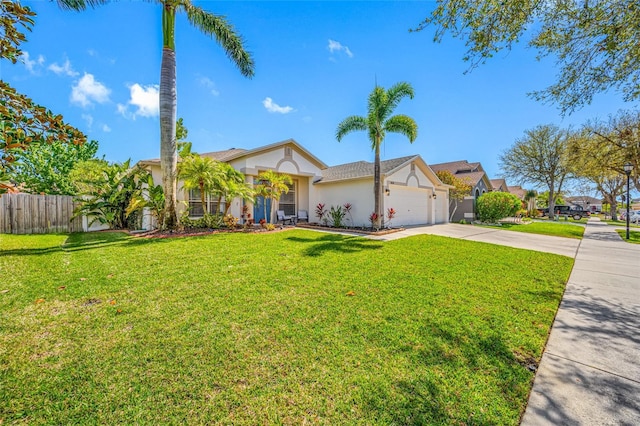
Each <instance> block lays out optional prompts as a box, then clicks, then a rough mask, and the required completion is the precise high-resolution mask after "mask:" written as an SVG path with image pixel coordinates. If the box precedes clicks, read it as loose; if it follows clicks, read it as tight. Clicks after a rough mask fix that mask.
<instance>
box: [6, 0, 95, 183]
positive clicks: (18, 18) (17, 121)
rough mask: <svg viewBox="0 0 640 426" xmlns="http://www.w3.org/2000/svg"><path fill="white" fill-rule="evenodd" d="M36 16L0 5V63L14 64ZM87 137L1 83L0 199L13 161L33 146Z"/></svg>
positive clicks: (9, 4) (81, 140)
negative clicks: (1, 60)
mask: <svg viewBox="0 0 640 426" xmlns="http://www.w3.org/2000/svg"><path fill="white" fill-rule="evenodd" d="M34 16H35V12H33V11H32V10H31V9H30V8H29V7H26V6H22V5H21V4H20V3H18V2H12V1H4V0H3V1H1V2H0V59H8V60H9V61H11V62H12V63H14V64H15V63H16V62H17V61H18V60H19V58H20V56H21V55H22V51H21V50H20V44H21V43H22V42H24V41H26V36H25V31H31V28H32V26H33V23H34V19H33V18H34ZM0 66H1V64H0ZM86 139H87V138H86V136H85V135H84V134H83V133H82V132H80V131H79V130H78V129H76V128H74V127H72V126H70V125H68V124H66V123H65V122H64V121H63V117H62V116H61V115H55V114H53V113H52V112H51V111H50V110H48V109H46V108H45V107H43V106H40V105H38V104H36V103H35V102H33V100H32V99H31V98H29V97H27V96H25V95H22V94H20V93H18V92H17V91H16V90H15V89H14V88H13V87H11V86H10V85H9V84H8V83H7V82H5V81H2V80H0V195H1V194H2V193H4V192H6V191H7V190H8V189H9V188H10V187H11V183H10V182H9V181H10V179H11V178H10V176H9V173H10V171H11V169H12V168H13V163H14V162H15V161H16V157H17V155H18V154H20V153H21V152H22V151H24V150H27V149H28V148H29V145H30V144H31V143H32V142H35V141H38V142H46V143H52V142H54V141H58V142H61V143H73V144H76V145H77V144H82V143H84V142H85V141H86Z"/></svg>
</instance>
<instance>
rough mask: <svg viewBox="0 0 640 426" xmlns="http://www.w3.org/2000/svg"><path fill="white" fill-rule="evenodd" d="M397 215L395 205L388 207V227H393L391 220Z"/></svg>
mask: <svg viewBox="0 0 640 426" xmlns="http://www.w3.org/2000/svg"><path fill="white" fill-rule="evenodd" d="M395 217H396V211H395V209H394V208H393V207H389V208H388V209H387V227H389V228H391V221H392V220H393V218H395Z"/></svg>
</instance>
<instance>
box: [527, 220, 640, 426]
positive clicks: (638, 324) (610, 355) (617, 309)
mask: <svg viewBox="0 0 640 426" xmlns="http://www.w3.org/2000/svg"><path fill="white" fill-rule="evenodd" d="M639 424H640V245H638V244H628V243H626V242H624V241H622V240H621V238H620V237H619V236H618V234H617V233H616V232H615V230H614V228H613V227H611V226H608V225H606V224H604V223H600V222H599V220H598V219H591V220H589V222H588V224H587V227H586V230H585V234H584V239H583V240H582V242H581V243H580V246H579V248H578V253H577V255H576V260H575V264H574V267H573V271H572V272H571V276H570V277H569V282H568V283H567V287H566V290H565V293H564V297H563V299H562V303H561V304H560V309H559V310H558V313H557V315H556V319H555V321H554V323H553V327H552V329H551V335H550V336H549V341H548V342H547V346H546V349H545V352H544V354H543V356H542V361H541V363H540V367H539V369H538V373H537V374H536V378H535V382H534V385H533V389H532V391H531V395H530V396H529V404H528V406H527V409H526V412H525V414H524V416H523V418H522V423H521V425H523V426H537V425H639Z"/></svg>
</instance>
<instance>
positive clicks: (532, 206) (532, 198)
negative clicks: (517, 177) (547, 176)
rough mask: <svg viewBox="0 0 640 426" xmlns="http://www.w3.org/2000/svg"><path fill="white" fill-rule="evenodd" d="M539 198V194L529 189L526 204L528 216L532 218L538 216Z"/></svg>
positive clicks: (526, 193)
mask: <svg viewBox="0 0 640 426" xmlns="http://www.w3.org/2000/svg"><path fill="white" fill-rule="evenodd" d="M537 197H538V192H537V191H536V190H535V189H529V190H527V192H525V194H524V202H525V203H527V214H528V215H529V216H531V217H536V216H537V211H538V210H537V209H536V198H537Z"/></svg>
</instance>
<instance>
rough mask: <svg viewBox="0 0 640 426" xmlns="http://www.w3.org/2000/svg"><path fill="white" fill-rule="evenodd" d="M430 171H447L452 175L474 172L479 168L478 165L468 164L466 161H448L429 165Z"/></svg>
mask: <svg viewBox="0 0 640 426" xmlns="http://www.w3.org/2000/svg"><path fill="white" fill-rule="evenodd" d="M429 167H431V170H433V171H434V172H439V171H441V170H448V171H450V172H451V173H452V174H454V175H455V174H457V173H468V172H476V171H478V168H479V167H480V168H481V166H480V163H469V162H468V161H467V160H459V161H450V162H448V163H438V164H429Z"/></svg>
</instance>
